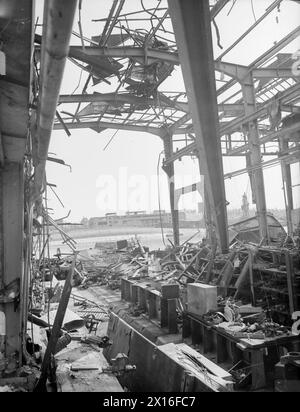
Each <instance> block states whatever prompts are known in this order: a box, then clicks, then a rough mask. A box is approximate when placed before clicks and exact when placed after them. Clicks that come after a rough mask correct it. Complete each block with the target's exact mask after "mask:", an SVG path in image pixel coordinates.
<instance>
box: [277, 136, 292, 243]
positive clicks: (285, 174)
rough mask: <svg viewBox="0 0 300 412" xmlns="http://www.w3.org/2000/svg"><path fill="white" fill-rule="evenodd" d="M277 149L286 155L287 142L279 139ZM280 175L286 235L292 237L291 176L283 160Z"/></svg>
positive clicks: (288, 167)
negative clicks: (284, 207)
mask: <svg viewBox="0 0 300 412" xmlns="http://www.w3.org/2000/svg"><path fill="white" fill-rule="evenodd" d="M279 148H280V152H281V153H282V154H284V153H288V150H289V142H288V140H285V139H283V138H282V137H281V138H280V139H279ZM281 173H282V181H283V191H284V197H285V203H286V221H287V228H288V234H289V235H290V236H292V235H293V221H292V210H293V208H294V206H293V189H292V175H291V166H290V164H288V163H287V162H286V161H285V160H281Z"/></svg>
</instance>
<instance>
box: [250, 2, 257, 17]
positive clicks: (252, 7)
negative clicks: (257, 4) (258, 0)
mask: <svg viewBox="0 0 300 412" xmlns="http://www.w3.org/2000/svg"><path fill="white" fill-rule="evenodd" d="M251 9H252V14H253V17H254V20H255V21H256V15H255V11H254V5H253V0H251Z"/></svg>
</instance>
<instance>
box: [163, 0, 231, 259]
mask: <svg viewBox="0 0 300 412" xmlns="http://www.w3.org/2000/svg"><path fill="white" fill-rule="evenodd" d="M168 4H169V10H170V15H171V18H172V23H173V27H174V32H175V37H176V41H177V45H178V52H179V57H180V62H181V67H182V72H183V77H184V81H185V86H186V90H187V95H188V100H189V105H190V107H191V112H192V119H193V125H194V130H195V133H196V145H197V149H198V151H199V153H201V159H202V158H203V170H204V174H205V176H206V183H207V185H206V187H207V194H208V201H209V203H210V205H211V209H212V213H213V220H214V224H215V225H216V234H217V237H218V240H219V244H220V247H221V249H222V250H223V251H224V252H226V251H227V250H228V232H227V212H226V200H225V187H224V179H223V167H222V154H221V144H220V139H219V127H218V125H219V120H218V108H217V97H216V85H215V72H214V70H215V67H214V56H213V46H212V35H211V21H210V10H209V1H208V0H203V1H198V0H169V1H168Z"/></svg>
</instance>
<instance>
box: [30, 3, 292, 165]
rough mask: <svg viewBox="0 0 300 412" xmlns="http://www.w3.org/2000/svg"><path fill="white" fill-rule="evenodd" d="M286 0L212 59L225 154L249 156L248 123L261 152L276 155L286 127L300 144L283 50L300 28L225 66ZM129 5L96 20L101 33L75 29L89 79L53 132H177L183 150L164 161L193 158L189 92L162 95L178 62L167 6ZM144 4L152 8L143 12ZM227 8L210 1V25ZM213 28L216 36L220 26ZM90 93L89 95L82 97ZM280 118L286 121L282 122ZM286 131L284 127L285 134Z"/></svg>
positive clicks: (77, 58) (65, 99) (63, 108)
mask: <svg viewBox="0 0 300 412" xmlns="http://www.w3.org/2000/svg"><path fill="white" fill-rule="evenodd" d="M286 1H287V0H275V1H274V2H270V5H269V7H268V8H267V9H266V10H265V12H264V13H263V14H262V15H261V16H259V17H258V18H257V19H256V21H255V22H254V23H253V24H252V25H251V26H250V27H249V28H248V29H247V30H246V31H245V32H244V33H243V34H242V35H240V36H239V37H238V38H237V39H236V40H235V41H234V42H233V44H232V45H230V47H228V48H227V49H226V50H224V51H222V53H221V54H220V55H219V56H218V57H217V58H216V59H215V71H216V88H217V95H218V103H219V104H218V111H219V120H220V137H221V141H222V151H223V154H224V155H228V156H237V155H239V156H241V155H244V154H245V153H246V152H247V150H248V145H247V143H246V138H245V133H246V132H247V125H248V123H249V121H256V120H257V121H258V128H259V133H260V138H261V144H262V145H263V147H262V153H263V154H265V155H267V154H270V155H274V153H277V151H278V150H277V149H275V150H274V145H272V148H268V145H267V143H268V142H270V141H272V142H274V141H275V142H276V141H277V140H278V137H279V136H281V135H282V134H284V135H286V134H287V133H286V132H287V131H289V130H290V131H291V133H292V136H294V138H295V139H296V140H298V139H299V135H298V134H297V133H294V131H295V130H296V131H297V130H298V129H299V122H300V106H299V100H300V98H299V96H300V93H299V91H300V84H299V76H296V75H294V74H293V72H292V66H293V64H294V62H295V61H294V60H293V56H292V54H291V53H285V52H284V48H285V47H286V46H287V45H289V44H290V43H291V42H292V41H294V40H295V39H296V38H298V36H299V34H300V26H298V27H296V28H295V29H294V30H292V31H291V32H290V33H289V34H288V35H287V36H285V37H284V38H282V39H280V40H279V41H278V42H277V43H275V44H274V46H273V47H272V48H271V49H268V50H267V51H266V52H265V53H264V54H263V55H261V56H259V57H258V58H256V59H255V61H253V62H252V63H251V64H249V65H247V66H243V65H238V64H234V63H232V62H227V61H226V57H227V55H228V53H230V52H232V51H233V50H234V48H236V47H238V45H239V44H240V43H241V41H243V40H244V39H245V38H246V37H247V36H249V35H250V34H251V32H252V31H253V30H254V29H255V28H256V27H257V26H258V25H259V24H263V23H264V20H265V19H266V18H267V17H268V16H269V14H271V13H273V12H276V10H278V8H280V7H284V6H285V4H284V3H285V2H286ZM128 3H130V2H129V1H128V0H114V1H112V2H111V8H110V10H109V13H108V15H107V16H106V17H104V18H101V19H95V20H94V21H95V22H98V23H99V24H102V32H101V33H100V35H99V33H98V34H96V35H95V36H93V37H92V38H90V39H89V38H87V37H85V36H84V33H82V30H81V25H80V24H79V30H78V33H77V32H75V31H73V35H74V36H75V37H78V38H79V39H80V41H81V45H72V41H71V47H70V51H69V59H70V60H71V61H72V62H73V63H74V65H75V66H76V67H78V70H83V71H85V72H87V73H88V77H87V81H86V83H85V85H84V87H83V89H82V90H81V92H80V93H78V94H72V95H61V96H60V99H59V102H60V105H59V108H58V109H59V113H60V115H58V116H57V118H56V122H55V125H54V128H55V129H65V130H71V129H75V128H91V129H93V130H95V131H97V132H99V133H100V132H102V131H103V130H105V129H108V128H110V129H120V130H122V129H123V130H132V131H142V132H149V133H152V134H155V135H158V136H160V137H164V136H165V134H166V133H168V134H171V135H174V140H175V139H176V136H177V135H185V141H186V146H184V147H182V148H181V149H180V150H179V151H178V152H176V153H174V154H173V156H171V158H170V159H169V160H168V161H169V162H170V161H174V160H176V159H178V158H180V157H182V156H184V155H191V154H192V153H193V151H194V150H195V142H194V134H193V124H192V120H191V114H190V110H189V105H188V101H187V97H186V91H185V90H184V88H183V89H182V90H180V91H178V90H176V91H174V90H173V91H172V90H166V88H165V86H164V84H165V83H166V82H167V80H168V78H169V76H173V75H174V73H176V72H178V70H179V65H180V62H179V57H178V53H177V45H176V41H175V36H174V33H173V29H172V24H171V19H170V15H169V12H168V9H167V3H166V1H164V0H162V1H158V2H149V1H141V2H140V3H139V8H138V9H136V10H135V11H130V12H129V11H128V7H129V6H128ZM146 4H148V5H149V4H152V5H153V4H154V5H155V7H151V8H146V7H145V5H146ZM230 5H231V2H229V1H224V0H219V1H216V2H213V4H212V5H211V19H212V22H213V23H214V26H216V21H217V18H218V14H219V13H220V11H221V10H222V9H224V7H226V8H228V9H229V10H228V12H230V10H231V9H230ZM231 7H232V5H231ZM299 7H300V6H299ZM95 14H96V11H95ZM97 27H98V26H97ZM216 30H217V31H216V33H217V35H218V36H220V33H219V32H218V27H217V26H216ZM36 40H37V41H38V40H39V39H38V37H37V38H36ZM218 41H219V38H218ZM248 74H251V76H252V77H253V79H254V84H255V99H256V111H255V112H254V113H252V114H251V115H250V116H249V115H248V116H246V115H245V107H244V102H243V97H242V83H243V79H244V78H245V77H247V75H248ZM92 88H93V90H94V91H93V93H87V91H88V90H91V89H92ZM102 90H105V91H102ZM74 104H75V105H74ZM284 117H288V119H289V120H288V121H287V120H286V121H285V122H283V123H282V122H281V120H282V119H283V118H284ZM284 127H288V129H287V130H283V129H284Z"/></svg>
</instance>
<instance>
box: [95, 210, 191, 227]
mask: <svg viewBox="0 0 300 412" xmlns="http://www.w3.org/2000/svg"><path fill="white" fill-rule="evenodd" d="M185 219H186V217H185V213H184V212H179V220H180V221H182V220H185ZM161 222H162V224H163V225H164V226H171V225H172V215H171V213H167V212H165V211H162V212H161V215H160V213H159V211H154V212H153V213H146V212H145V211H134V212H127V213H126V214H125V215H117V214H116V213H106V215H105V216H104V217H92V218H90V219H89V227H97V226H104V225H106V226H123V225H124V226H144V227H145V226H146V227H159V226H160V225H161Z"/></svg>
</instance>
